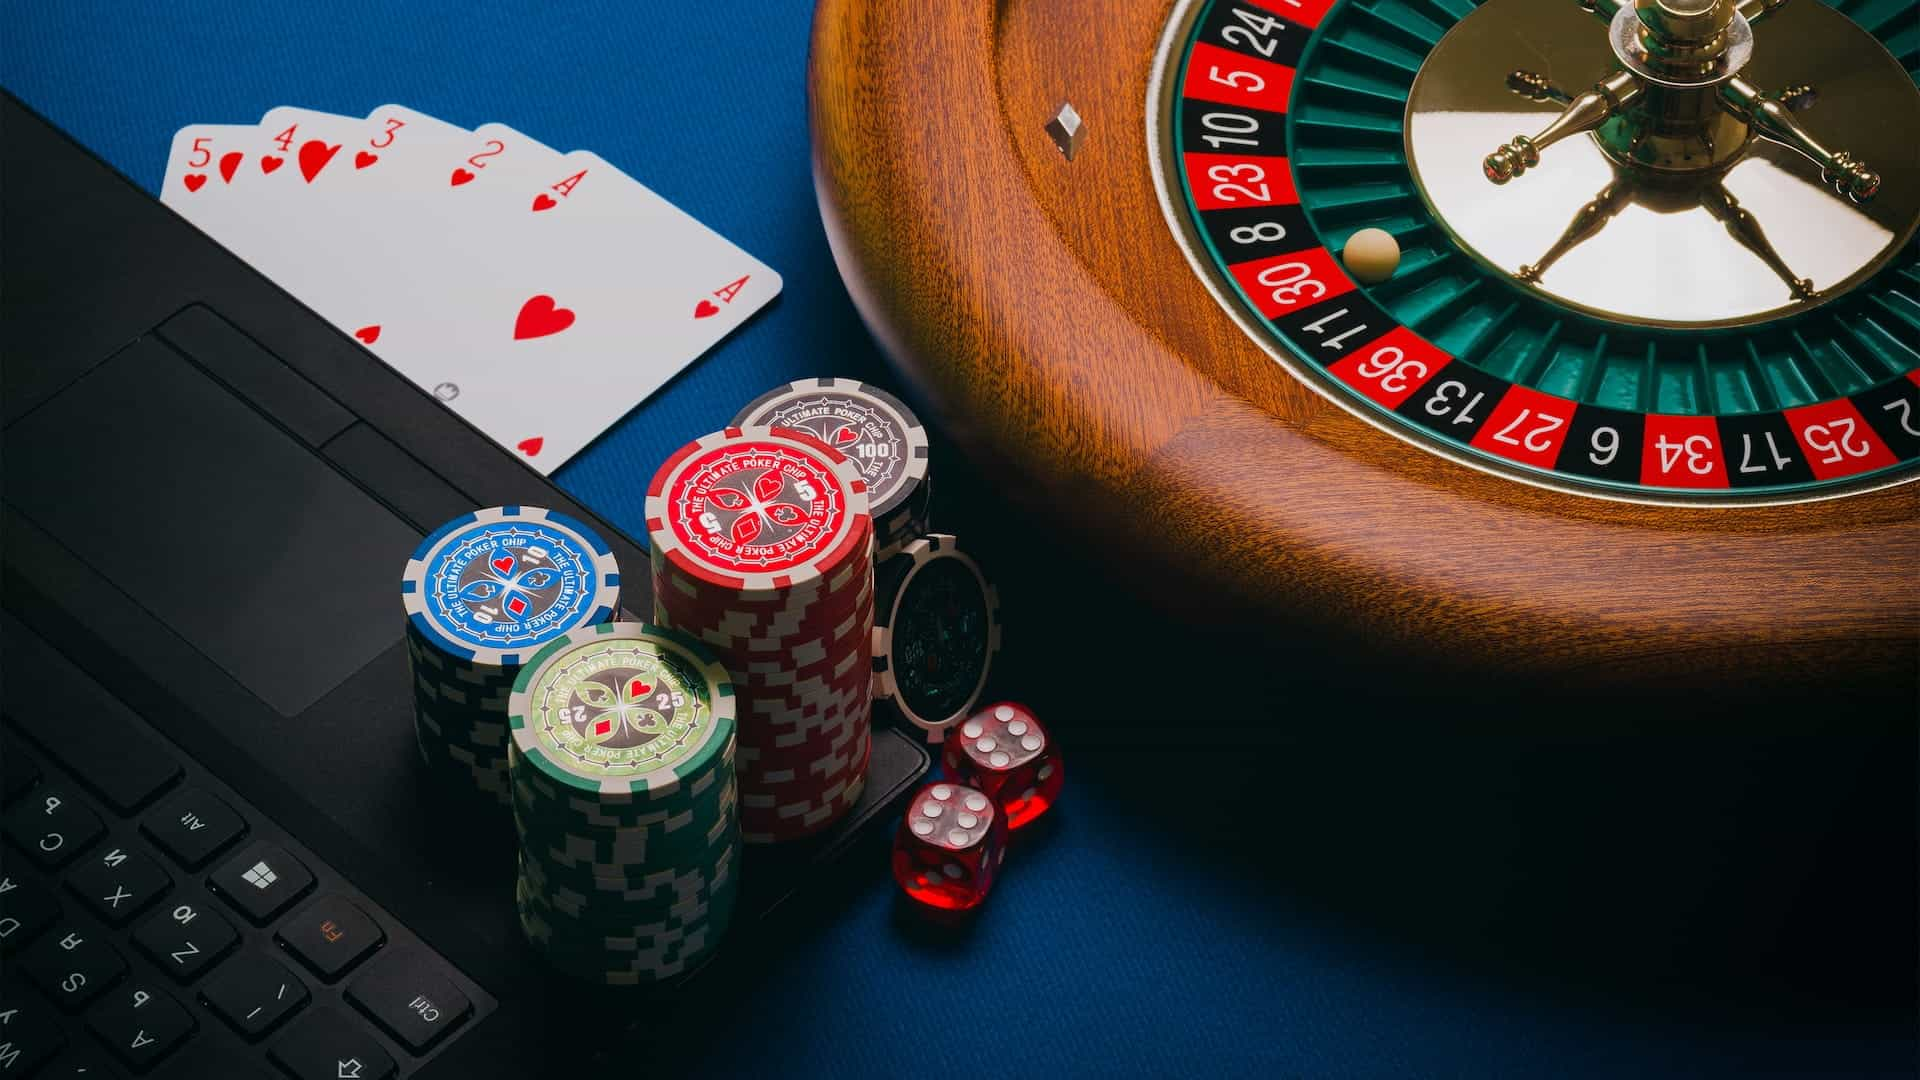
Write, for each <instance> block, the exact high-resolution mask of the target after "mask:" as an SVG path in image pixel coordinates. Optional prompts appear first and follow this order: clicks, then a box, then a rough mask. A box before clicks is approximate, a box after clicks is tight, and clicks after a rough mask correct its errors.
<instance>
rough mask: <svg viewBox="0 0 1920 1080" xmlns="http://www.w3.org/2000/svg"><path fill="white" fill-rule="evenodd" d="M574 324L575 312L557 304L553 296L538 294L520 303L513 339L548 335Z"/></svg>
mask: <svg viewBox="0 0 1920 1080" xmlns="http://www.w3.org/2000/svg"><path fill="white" fill-rule="evenodd" d="M572 325H573V312H572V311H570V310H568V309H566V308H563V307H560V306H558V305H556V304H555V303H554V302H553V297H551V296H544V295H543V296H536V297H533V298H532V299H530V300H528V301H527V302H526V303H524V304H521V305H520V316H519V317H518V318H516V319H515V320H514V321H513V340H515V341H525V340H526V339H528V338H537V337H546V336H547V335H549V334H557V333H559V332H560V331H562V330H565V329H566V328H567V327H569V326H572Z"/></svg>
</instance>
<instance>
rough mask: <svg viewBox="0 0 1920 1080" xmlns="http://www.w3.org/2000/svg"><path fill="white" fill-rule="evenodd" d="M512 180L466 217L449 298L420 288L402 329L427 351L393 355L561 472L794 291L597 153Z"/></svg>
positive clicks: (483, 423) (499, 434)
mask: <svg viewBox="0 0 1920 1080" xmlns="http://www.w3.org/2000/svg"><path fill="white" fill-rule="evenodd" d="M542 170H544V171H542ZM508 176H509V178H510V179H511V180H512V181H513V183H510V184H506V185H502V189H503V190H504V191H505V195H504V196H503V197H499V196H496V197H494V198H492V199H490V200H489V201H488V203H487V204H486V205H485V207H484V209H483V210H482V212H481V213H479V214H477V215H475V216H473V217H471V218H469V219H468V220H469V221H470V222H473V223H476V226H477V227H475V228H474V229H473V231H471V232H469V233H468V234H467V237H466V240H467V241H468V243H469V248H468V250H469V252H470V256H471V257H470V258H467V259H463V260H462V261H461V263H460V264H459V265H457V266H447V265H445V264H443V265H442V271H443V272H444V273H446V274H447V275H448V277H449V281H448V284H449V287H448V288H447V289H445V290H444V291H439V292H435V293H433V294H427V293H426V292H424V291H422V290H413V291H411V292H410V293H409V294H408V295H407V297H406V306H407V311H406V313H405V315H404V316H403V317H396V318H394V319H390V320H389V323H390V324H391V325H394V326H396V327H398V326H399V325H400V324H401V323H403V322H407V323H411V324H412V327H417V328H418V329H417V330H415V329H412V328H410V329H409V330H408V331H407V332H409V333H417V334H419V335H420V337H419V339H418V340H419V347H418V351H417V352H416V351H415V348H414V342H413V340H412V339H409V342H408V347H407V349H406V350H405V354H404V355H399V354H390V353H385V352H383V353H382V354H381V355H382V356H383V357H386V358H388V360H389V362H391V363H393V364H394V365H395V366H396V367H398V368H400V370H402V371H404V372H406V373H407V374H408V375H409V376H410V377H412V378H413V379H414V380H415V381H416V382H417V383H419V384H420V385H422V386H425V387H427V388H429V389H431V390H433V391H434V392H435V393H436V395H437V396H439V397H440V398H441V399H442V400H443V401H446V402H447V403H448V405H449V407H451V408H453V409H454V411H456V412H458V413H460V414H461V415H462V416H464V417H466V418H467V419H468V420H469V421H470V422H472V423H473V424H474V425H475V426H477V427H479V428H480V429H481V430H483V431H485V432H487V433H488V434H489V435H490V436H492V437H493V438H494V439H496V440H497V441H499V442H500V443H502V444H503V445H506V446H509V447H512V448H513V449H515V450H516V451H518V452H519V453H520V454H521V455H522V456H523V457H524V458H525V459H526V460H527V461H528V462H529V463H530V464H532V465H533V466H534V467H535V468H536V469H539V470H540V471H542V472H551V471H552V470H553V469H554V468H557V467H558V466H559V465H560V464H561V463H563V462H565V461H566V460H567V459H568V458H570V457H571V456H572V455H573V454H575V453H577V452H578V451H579V450H581V449H582V448H583V447H585V446H586V445H587V444H588V443H589V442H591V441H592V440H593V439H594V438H595V437H596V436H598V435H599V434H600V433H601V432H602V431H604V430H605V429H606V428H607V427H608V426H610V425H611V424H612V423H613V422H614V421H615V420H618V419H619V418H620V417H621V416H623V415H624V414H626V413H627V412H628V411H629V410H630V409H631V408H632V407H633V406H634V405H635V404H637V403H639V402H640V401H643V400H645V399H646V397H648V396H649V395H650V394H652V393H653V391H655V390H657V389H658V388H659V387H660V386H662V385H663V384H665V383H666V382H667V380H669V379H671V378H672V377H673V376H674V375H676V374H678V373H679V372H680V371H681V370H682V369H683V368H685V367H686V366H687V365H688V364H690V363H692V362H693V361H694V360H696V359H698V358H699V357H700V356H701V355H702V354H703V353H705V352H706V351H707V350H708V349H710V348H712V347H713V345H714V344H716V343H717V342H719V341H720V340H721V339H722V338H724V337H726V336H727V334H729V333H730V332H732V331H733V329H735V328H736V327H738V326H739V325H740V324H741V323H742V322H744V321H745V320H746V319H747V318H748V317H749V316H751V315H752V314H753V313H754V312H755V311H757V310H759V309H760V308H761V307H763V306H765V304H766V303H767V302H769V301H770V300H772V299H773V298H774V297H775V296H776V295H778V293H779V291H780V285H781V282H780V277H779V275H778V274H776V273H774V272H773V270H772V269H770V268H769V267H767V266H766V265H765V264H763V263H761V262H760V261H758V260H757V259H754V258H753V257H752V256H750V255H748V254H747V253H746V252H744V251H742V250H740V249H739V248H738V247H736V246H735V245H733V244H732V243H730V242H728V241H727V240H726V238H724V237H722V236H720V235H719V234H718V233H715V232H714V231H713V230H711V229H709V228H707V227H706V226H704V225H702V224H701V223H700V222H698V221H696V220H695V219H694V218H692V217H691V216H689V215H688V214H686V213H685V212H684V211H682V210H680V209H679V208H677V207H675V206H674V205H672V204H671V203H669V202H667V201H666V200H665V199H663V198H661V197H660V196H659V195H658V194H656V193H654V192H653V191H651V190H649V189H648V188H646V187H645V186H644V185H642V184H640V183H638V182H637V181H635V180H633V179H632V178H631V177H629V176H627V175H626V174H625V173H623V172H621V171H620V170H618V169H616V168H614V167H613V166H612V165H610V164H608V163H607V162H606V161H604V160H602V159H601V158H599V157H598V156H597V155H594V154H592V153H588V152H584V151H574V152H572V153H568V154H565V155H561V156H560V157H559V158H558V159H556V160H555V161H553V162H552V163H551V164H547V165H538V163H537V161H536V167H535V168H531V169H519V170H515V171H514V172H513V173H511V174H508ZM462 270H465V271H467V272H466V273H465V274H464V275H462V274H461V273H460V271H462ZM456 279H457V280H456Z"/></svg>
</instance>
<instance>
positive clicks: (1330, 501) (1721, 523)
mask: <svg viewBox="0 0 1920 1080" xmlns="http://www.w3.org/2000/svg"><path fill="white" fill-rule="evenodd" d="M1569 2H1571V0H1569ZM1174 8H1175V4H1173V3H1172V2H1171V0H1166V2H1154V3H1139V4H1126V5H1113V4H1107V3H1101V2H1099V0H1071V2H1069V0H1055V2H1044V3H1043V2H1040V0H951V2H943V3H915V4H896V3H885V2H882V0H821V2H820V3H819V6H818V9H817V11H816V15H815V23H814V36H813V45H812V57H811V71H810V79H809V91H810V93H809V97H810V114H811V122H812V129H813V145H814V170H815V181H816V188H817V191H818V194H819V200H820V207H821V213H822V217H823V219H824V221H825V224H826V228H827V233H828V236H829V239H830V242H831V244H832V246H833V250H834V254H835V258H836V260H837V262H838V265H839V268H840V271H841V273H842V275H843V277H844V278H845V279H846V282H847V285H848V287H849V290H850V291H851V293H852V295H853V298H854V300H855V303H856V305H857V306H858V308H859V310H860V312H861V314H862V316H863V318H864V319H865V320H866V322H867V324H868V325H869V327H870V328H871V329H872V330H873V331H874V333H875V335H876V336H877V337H878V339H879V340H880V342H881V344H882V346H883V348H884V349H885V351H886V352H887V354H888V355H889V357H890V359H891V360H892V362H893V363H894V364H895V365H896V367H897V368H898V370H899V371H900V372H901V373H902V375H903V377H904V378H905V379H906V380H907V381H908V382H909V383H910V384H911V385H912V387H913V389H914V390H915V392H916V394H917V396H918V397H919V398H920V399H921V400H923V401H926V402H929V403H930V404H931V405H932V406H933V409H934V411H935V413H936V415H937V416H938V418H939V419H940V421H941V422H942V424H943V426H944V427H946V429H947V430H948V431H950V432H951V433H952V434H953V435H954V436H955V438H956V439H957V440H958V441H959V442H960V444H961V446H962V447H963V449H965V450H966V452H967V453H968V455H969V457H970V458H971V459H972V460H973V461H974V462H975V464H976V465H978V466H980V467H982V468H984V469H986V470H988V472H989V475H991V476H993V477H995V478H997V479H998V480H999V481H1000V482H1001V483H1002V484H1003V486H1004V487H1005V489H1006V490H1007V491H1009V492H1010V493H1011V494H1012V495H1013V496H1014V497H1015V499H1016V501H1018V502H1019V503H1021V504H1022V505H1023V506H1025V507H1027V508H1030V509H1032V510H1034V511H1035V512H1037V513H1040V514H1041V515H1043V516H1045V517H1047V518H1049V519H1051V520H1052V521H1053V522H1055V523H1056V524H1057V525H1058V526H1060V527H1062V528H1064V529H1065V530H1067V531H1068V533H1069V535H1071V536H1073V537H1074V538H1076V541H1084V542H1087V543H1094V544H1098V545H1100V546H1102V547H1103V548H1104V549H1105V550H1107V551H1108V552H1109V553H1110V554H1112V555H1113V556H1115V557H1118V558H1123V559H1127V560H1130V561H1132V565H1133V571H1132V572H1131V573H1130V574H1129V577H1130V578H1133V579H1135V580H1138V581H1140V582H1141V583H1142V586H1143V588H1144V589H1146V591H1148V592H1149V593H1150V594H1151V595H1152V596H1153V597H1154V598H1155V599H1156V600H1157V601H1158V602H1159V603H1160V605H1161V606H1162V607H1163V608H1164V609H1165V610H1168V611H1170V612H1173V613H1175V614H1185V615H1190V616H1207V617H1229V618H1239V619H1248V620H1258V619H1263V618H1273V619H1284V620H1288V621H1291V622H1294V623H1302V624H1308V625H1315V626H1325V627H1327V628H1328V629H1329V630H1330V631H1333V632H1336V633H1339V634H1340V635H1341V636H1342V638H1343V639H1344V640H1356V641H1360V642H1363V643H1364V644H1365V645H1366V646H1367V647H1377V648H1381V649H1384V650H1387V651H1388V652H1390V653H1392V652H1398V653H1403V654H1405V655H1408V656H1420V657H1427V658H1431V659H1439V660H1440V661H1441V662H1443V663H1445V664H1450V665H1462V666H1468V667H1475V668H1491V669H1496V670H1499V671H1502V672H1508V673H1517V674H1532V675H1539V676H1545V677H1550V678H1554V679H1558V680H1563V681H1564V680H1571V681H1579V682H1593V683H1600V684H1607V683H1623V682H1628V681H1635V680H1647V679H1659V678H1679V679H1693V678H1696V677H1706V678H1709V679H1724V678H1728V677H1739V678H1742V679H1745V680H1747V681H1749V682H1753V681H1758V682H1760V683H1766V682H1770V681H1783V682H1791V681H1798V680H1803V679H1808V678H1814V679H1820V678H1827V679H1832V678H1844V679H1848V680H1856V679H1868V680H1875V681H1885V680H1888V679H1899V678H1910V677H1911V675H1912V673H1913V672H1914V670H1915V657H1916V643H1917V642H1920V600H1917V597H1920V591H1917V590H1916V589H1915V588H1914V585H1913V583H1914V581H1915V580H1916V576H1917V575H1916V571H1920V513H1917V511H1920V485H1917V484H1914V483H1911V482H1901V483H1895V484H1893V485H1891V486H1883V487H1879V488H1877V489H1873V490H1867V491H1862V492H1859V493H1855V494H1849V495H1846V496H1845V497H1838V498H1823V499H1818V500H1813V501H1799V502H1786V503H1778V504H1771V505H1739V506H1730V505H1702V506H1690V505H1673V504H1668V503H1662V502H1656V501H1631V500H1622V499H1608V498H1599V497H1594V495H1593V494H1591V493H1585V494H1582V493H1574V492H1570V491H1566V490H1560V489H1558V488H1556V487H1551V486H1545V485H1543V484H1539V483H1528V482H1517V481H1516V479H1515V478H1514V477H1513V476H1511V475H1505V474H1500V473H1497V472H1495V471H1490V470H1488V469H1487V468H1484V467H1480V466H1478V465H1476V464H1472V463H1468V462H1465V461H1462V460H1459V459H1457V458H1454V457H1449V456H1444V455H1442V454H1439V453H1427V452H1415V451H1414V450H1413V449H1412V448H1410V444H1409V443H1408V441H1407V440H1406V439H1405V438H1403V437H1402V436H1400V435H1398V434H1395V433H1392V432H1390V431H1389V430H1387V429H1386V428H1383V427H1382V426H1379V425H1378V424H1377V423H1375V422H1373V421H1372V420H1369V419H1366V418H1363V415H1362V414H1361V413H1360V412H1359V411H1356V410H1354V409H1352V408H1350V407H1348V406H1347V405H1345V404H1342V403H1340V402H1338V401H1336V400H1335V399H1334V398H1332V397H1329V396H1327V395H1326V394H1324V393H1322V392H1320V391H1318V390H1316V389H1315V388H1313V387H1311V386H1309V385H1308V384H1307V383H1306V382H1304V381H1303V380H1301V379H1299V378H1296V377H1294V375H1292V374H1290V373H1289V371H1288V370H1286V369H1284V368H1283V367H1282V366H1281V365H1279V364H1276V363H1275V360H1274V358H1273V357H1272V356H1270V355H1269V353H1268V351H1267V350H1266V349H1265V348H1263V346H1262V345H1261V344H1260V343H1259V342H1257V341H1256V340H1255V338H1254V337H1252V336H1251V335H1250V334H1249V333H1248V332H1247V331H1246V329H1244V328H1243V326H1242V325H1240V323H1239V322H1238V321H1237V319H1236V316H1235V315H1234V314H1233V313H1231V312H1230V310H1229V309H1228V308H1227V307H1225V306H1223V305H1222V303H1220V302H1219V301H1218V300H1217V299H1216V297H1215V296H1214V295H1212V294H1211V293H1210V291H1209V287H1208V285H1207V283H1206V282H1205V281H1204V280H1203V278H1202V276H1201V275H1199V274H1197V273H1196V272H1195V269H1194V267H1193V266H1192V265H1190V263H1189V259H1188V255H1187V253H1186V251H1185V250H1183V247H1182V245H1181V243H1180V242H1179V240H1178V239H1177V238H1176V231H1175V229H1173V228H1170V227H1169V222H1168V220H1167V217H1166V216H1165V215H1164V214H1163V210H1162V203H1161V199H1160V196H1159V194H1158V193H1157V192H1156V189H1155V180H1154V177H1155V168H1154V161H1153V160H1152V151H1151V148H1150V145H1149V138H1148V134H1147V117H1148V115H1149V113H1150V111H1151V109H1153V108H1155V107H1157V106H1155V105H1152V104H1150V100H1149V99H1150V86H1149V84H1150V81H1151V79H1152V77H1153V73H1154V71H1155V68H1156V63H1155V59H1156V54H1157V52H1158V50H1159V49H1160V47H1161V44H1162V40H1163V37H1164V36H1165V34H1166V32H1167V26H1168V21H1169V18H1170V15H1171V14H1172V13H1173V11H1174ZM1063 101H1071V102H1072V104H1073V105H1074V106H1075V108H1076V109H1077V110H1078V111H1079V112H1080V113H1081V114H1082V115H1083V116H1084V117H1085V118H1086V125H1087V127H1086V134H1085V138H1084V140H1083V142H1082V143H1081V144H1080V145H1079V147H1078V149H1077V152H1076V154H1075V155H1074V156H1073V158H1072V159H1071V160H1069V159H1068V158H1066V157H1065V156H1064V155H1063V154H1062V153H1061V152H1060V150H1059V149H1058V148H1057V147H1056V146H1055V144H1054V142H1053V140H1052V138H1050V136H1049V135H1048V133H1047V131H1046V130H1045V127H1044V125H1045V123H1046V121H1047V120H1048V119H1049V118H1050V117H1052V116H1053V115H1054V113H1055V110H1056V109H1058V107H1059V106H1060V104H1061V103H1062V102H1063ZM1910 477H1911V473H1910V472H1909V474H1908V476H1907V477H1906V478H1905V479H1910Z"/></svg>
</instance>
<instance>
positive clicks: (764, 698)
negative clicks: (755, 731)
mask: <svg viewBox="0 0 1920 1080" xmlns="http://www.w3.org/2000/svg"><path fill="white" fill-rule="evenodd" d="M872 704H873V688H872V686H871V685H869V680H863V679H858V678H849V679H846V680H842V681H840V682H837V683H825V684H820V685H810V686H807V687H804V688H802V689H800V690H797V691H795V692H792V693H777V692H773V691H772V690H769V691H767V692H764V693H757V694H755V695H753V697H752V698H751V699H750V700H747V701H742V702H741V703H740V710H739V715H740V718H741V720H740V723H741V724H742V725H743V726H744V725H747V724H754V725H764V726H766V727H769V728H772V729H774V730H777V731H780V730H787V729H789V728H791V727H793V726H795V725H804V724H811V723H815V722H816V719H815V718H817V717H821V716H825V715H831V714H836V713H851V712H860V711H864V710H868V709H870V708H871V706H872Z"/></svg>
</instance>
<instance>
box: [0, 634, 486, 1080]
mask: <svg viewBox="0 0 1920 1080" xmlns="http://www.w3.org/2000/svg"><path fill="white" fill-rule="evenodd" d="M73 674H76V675H77V674H78V673H77V672H74V673H73ZM16 677H17V676H16ZM81 677H82V678H84V676H81ZM122 726H126V727H128V730H116V728H119V727H122ZM0 772H4V778H3V779H4V788H0V813H3V815H4V832H5V836H6V845H7V848H6V850H5V852H4V854H3V855H0V1078H11V1077H24V1076H34V1077H58V1078H62V1080H64V1078H66V1077H88V1078H98V1077H116V1076H133V1075H139V1076H154V1077H162V1078H171V1077H181V1078H186V1077H193V1078H196V1080H204V1078H208V1077H221V1078H229V1077H230V1078H233V1080H245V1078H248V1077H279V1078H285V1077H293V1078H296V1080H308V1078H312V1080H340V1078H341V1077H353V1078H355V1080H388V1078H394V1077H403V1076H407V1075H410V1074H411V1073H413V1072H414V1071H415V1070H416V1069H417V1068H418V1067H419V1066H420V1065H421V1064H422V1063H423V1062H424V1061H425V1060H427V1059H428V1058H431V1057H432V1056H433V1055H434V1054H436V1053H437V1052H438V1051H439V1050H440V1049H442V1048H443V1047H444V1046H445V1045H447V1043H448V1042H449V1041H450V1040H451V1039H453V1038H457V1037H458V1035H460V1034H461V1033H463V1032H464V1031H466V1030H468V1029H470V1028H471V1027H472V1026H473V1025H474V1023H476V1021H477V1019H478V1018H480V1017H481V1016H483V1015H484V1014H485V1013H486V1012H489V1011H491V1009H492V1007H493V1002H492V1000H491V998H489V997H488V996H487V995H486V994H485V993H484V992H483V991H481V990H480V989H479V988H478V987H477V986H475V985H474V984H472V983H471V982H470V981H469V980H467V979H466V978H465V977H464V976H463V975H461V974H460V973H459V972H458V971H457V970H456V969H455V968H454V967H453V966H452V965H451V964H450V963H448V962H447V961H446V960H445V959H444V958H442V957H440V956H438V955H436V954H435V953H434V952H433V951H432V950H431V949H429V948H427V947H426V946H425V945H424V944H423V943H421V942H420V941H419V939H417V938H415V937H414V936H413V935H412V934H410V933H408V932H407V931H406V929H405V928H404V927H402V926H400V925H399V923H398V922H397V920H395V919H394V918H393V917H392V916H391V915H389V914H387V913H386V912H385V911H383V910H382V909H380V908H379V907H378V906H377V905H375V904H374V903H373V902H372V901H371V900H369V899H368V898H367V897H365V896H364V895H362V894H360V893H359V892H358V891H356V890H355V889H354V888H353V887H352V886H351V885H350V884H348V883H347V882H346V881H345V880H344V879H343V878H342V877H341V876H340V875H339V874H337V873H335V872H334V871H333V870H331V869H330V868H329V867H327V866H326V865H325V864H323V863H322V862H321V861H320V860H318V859H317V858H316V857H315V856H314V855H313V854H312V853H311V852H308V851H306V850H305V849H304V848H303V847H301V846H300V845H299V844H298V843H297V842H296V841H294V840H293V839H292V838H291V837H290V836H288V835H286V834H285V833H284V832H282V831H281V830H279V829H278V828H276V827H275V826H274V825H273V823H272V822H271V821H269V820H267V819H266V817H265V816H264V815H263V814H261V813H260V812H259V811H258V810H257V809H255V808H254V807H252V806H251V805H249V804H247V803H246V802H244V801H243V800H241V799H240V798H239V797H238V796H237V795H236V794H235V793H234V792H232V791H231V790H230V789H228V788H226V787H225V785H223V784H221V783H219V781H217V780H215V779H213V778H212V777H211V776H210V775H209V774H207V773H205V772H204V770H201V769H199V768H198V767H197V766H196V765H194V764H193V763H191V762H190V761H189V760H188V759H186V758H185V757H184V756H183V755H180V754H178V753H177V752H174V751H173V749H172V747H170V746H167V745H163V744H162V743H161V742H160V741H159V740H158V739H157V738H155V737H152V736H149V735H146V734H144V733H141V732H137V731H134V730H131V727H130V725H127V724H126V723H125V722H124V721H123V720H121V719H119V718H116V717H112V716H107V717H104V718H103V717H101V716H98V715H94V716H78V715H55V714H48V715H44V716H14V715H7V716H5V717H4V718H3V719H0Z"/></svg>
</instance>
